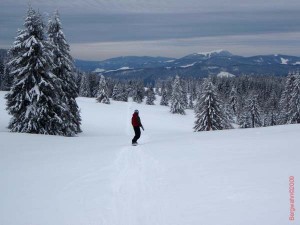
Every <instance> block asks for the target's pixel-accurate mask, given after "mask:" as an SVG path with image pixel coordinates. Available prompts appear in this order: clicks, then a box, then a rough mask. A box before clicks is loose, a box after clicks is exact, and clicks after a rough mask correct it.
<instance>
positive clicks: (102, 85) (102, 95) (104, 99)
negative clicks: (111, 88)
mask: <svg viewBox="0 0 300 225" xmlns="http://www.w3.org/2000/svg"><path fill="white" fill-rule="evenodd" d="M107 93H108V88H107V84H106V80H105V77H104V76H103V75H101V77H100V81H99V89H98V93H97V98H96V100H97V102H100V103H104V104H110V101H109V98H108V94H107Z"/></svg>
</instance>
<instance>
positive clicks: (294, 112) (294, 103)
mask: <svg viewBox="0 0 300 225" xmlns="http://www.w3.org/2000/svg"><path fill="white" fill-rule="evenodd" d="M292 86H293V89H292V90H291V98H290V101H289V104H288V105H289V108H288V110H287V113H288V123H292V124H293V123H300V74H299V72H297V73H295V74H294V80H293V85H292Z"/></svg>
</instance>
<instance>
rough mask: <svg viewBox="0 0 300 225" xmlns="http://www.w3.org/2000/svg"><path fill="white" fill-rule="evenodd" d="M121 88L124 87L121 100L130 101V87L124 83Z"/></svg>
mask: <svg viewBox="0 0 300 225" xmlns="http://www.w3.org/2000/svg"><path fill="white" fill-rule="evenodd" d="M121 89H122V92H121V96H120V101H123V102H128V88H127V86H126V85H125V84H122V85H121Z"/></svg>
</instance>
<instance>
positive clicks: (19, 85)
mask: <svg viewBox="0 0 300 225" xmlns="http://www.w3.org/2000/svg"><path fill="white" fill-rule="evenodd" d="M24 27H25V28H24V29H23V30H20V31H19V32H18V36H17V37H16V40H15V42H14V44H13V47H12V48H11V49H10V54H11V61H10V62H9V63H8V64H9V66H10V73H11V75H12V76H14V82H13V85H12V87H11V89H10V92H9V93H8V94H7V95H6V99H7V110H8V112H9V114H10V115H12V119H11V121H10V124H9V129H10V130H11V131H12V132H21V133H36V134H49V135H68V133H65V130H64V121H65V119H64V116H65V115H66V113H67V106H66V105H65V104H64V102H62V101H61V98H60V96H62V95H63V91H62V89H61V80H60V79H59V78H58V77H57V76H56V75H54V74H53V73H52V69H53V67H54V64H53V61H52V58H53V55H52V52H51V46H50V44H49V42H48V41H47V40H46V38H45V33H44V29H45V25H44V23H43V21H42V17H41V15H40V14H39V13H37V12H36V11H35V10H34V9H32V8H31V7H30V8H29V9H28V11H27V15H26V18H25V23H24Z"/></svg>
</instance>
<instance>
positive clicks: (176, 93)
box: [170, 76, 186, 115]
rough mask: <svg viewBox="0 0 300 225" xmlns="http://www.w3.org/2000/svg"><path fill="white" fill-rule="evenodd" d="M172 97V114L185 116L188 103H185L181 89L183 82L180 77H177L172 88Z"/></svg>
mask: <svg viewBox="0 0 300 225" xmlns="http://www.w3.org/2000/svg"><path fill="white" fill-rule="evenodd" d="M172 89H173V90H172V96H171V109H170V112H171V113H177V114H182V115H184V114H185V111H184V109H185V107H186V103H185V101H184V96H183V91H182V87H181V82H180V78H179V76H176V77H175V80H174V82H173V86H172Z"/></svg>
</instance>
